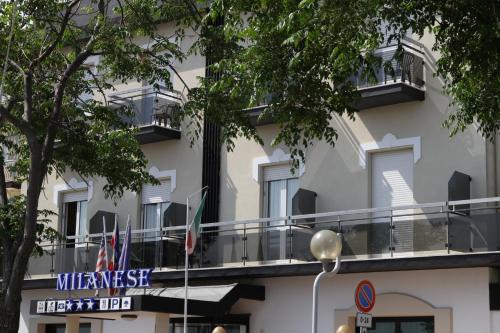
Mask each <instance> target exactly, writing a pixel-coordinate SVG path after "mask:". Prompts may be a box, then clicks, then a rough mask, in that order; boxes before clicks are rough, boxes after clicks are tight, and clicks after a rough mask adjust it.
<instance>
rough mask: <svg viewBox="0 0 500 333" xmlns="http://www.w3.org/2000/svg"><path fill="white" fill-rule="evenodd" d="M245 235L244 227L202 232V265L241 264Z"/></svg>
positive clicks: (200, 245)
mask: <svg viewBox="0 0 500 333" xmlns="http://www.w3.org/2000/svg"><path fill="white" fill-rule="evenodd" d="M221 228H222V227H221ZM243 236H244V235H243V229H234V228H230V229H228V230H213V231H204V232H202V234H201V241H200V244H199V247H200V252H201V263H200V266H201V267H223V266H231V265H236V266H241V264H242V263H243V251H244V247H243V246H244V244H243Z"/></svg>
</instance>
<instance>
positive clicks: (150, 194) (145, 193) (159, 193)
mask: <svg viewBox="0 0 500 333" xmlns="http://www.w3.org/2000/svg"><path fill="white" fill-rule="evenodd" d="M170 191H171V189H170V180H162V181H161V182H160V185H151V184H146V185H144V186H143V187H142V194H141V201H142V204H143V205H146V204H154V203H159V202H170Z"/></svg>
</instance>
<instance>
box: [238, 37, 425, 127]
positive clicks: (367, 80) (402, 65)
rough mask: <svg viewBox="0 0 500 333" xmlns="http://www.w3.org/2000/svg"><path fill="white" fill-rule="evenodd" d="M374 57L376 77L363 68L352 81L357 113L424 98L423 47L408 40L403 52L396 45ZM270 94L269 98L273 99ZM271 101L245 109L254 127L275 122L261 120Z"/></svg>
mask: <svg viewBox="0 0 500 333" xmlns="http://www.w3.org/2000/svg"><path fill="white" fill-rule="evenodd" d="M375 56H377V57H378V58H379V59H380V62H379V64H378V65H377V66H376V67H375V68H373V75H365V74H366V73H363V72H362V70H361V69H360V70H359V72H358V73H357V74H356V75H353V76H352V77H351V78H350V79H349V80H350V82H352V83H353V84H354V85H355V86H356V87H357V89H358V91H359V93H360V95H361V96H360V99H359V100H358V101H357V102H356V103H355V105H354V107H355V108H356V109H358V110H364V109H370V108H374V107H379V106H385V105H392V104H398V103H404V102H411V101H422V100H424V99H425V91H424V85H425V81H424V59H423V51H422V46H421V45H419V44H418V43H415V42H413V41H412V42H410V41H409V40H406V41H405V43H403V44H402V51H401V52H398V48H397V46H396V45H389V46H385V47H381V48H379V49H378V50H377V51H376V52H375ZM270 96H271V95H269V97H270ZM269 100H270V98H266V99H265V100H264V101H263V102H262V105H260V106H256V107H253V108H249V109H245V110H244V112H245V113H246V114H247V115H248V117H249V118H250V121H251V122H252V123H253V124H254V125H267V124H271V123H273V122H274V121H273V119H259V117H260V115H261V113H262V110H263V109H264V108H265V107H266V106H267V103H268V102H269Z"/></svg>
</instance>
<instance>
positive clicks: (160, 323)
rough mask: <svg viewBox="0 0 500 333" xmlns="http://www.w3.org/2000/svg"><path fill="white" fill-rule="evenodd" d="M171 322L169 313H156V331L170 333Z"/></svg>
mask: <svg viewBox="0 0 500 333" xmlns="http://www.w3.org/2000/svg"><path fill="white" fill-rule="evenodd" d="M169 323H170V315H169V314H168V313H156V314H155V331H154V333H168V332H169Z"/></svg>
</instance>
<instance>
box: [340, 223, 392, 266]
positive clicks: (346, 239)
mask: <svg viewBox="0 0 500 333" xmlns="http://www.w3.org/2000/svg"><path fill="white" fill-rule="evenodd" d="M342 235H343V243H342V255H343V256H345V257H346V258H359V259H364V258H379V257H385V256H387V255H388V253H389V247H390V219H389V218H387V217H385V216H381V217H373V218H369V217H356V218H355V219H353V220H352V221H346V222H344V223H342Z"/></svg>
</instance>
